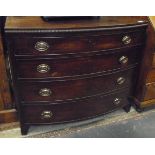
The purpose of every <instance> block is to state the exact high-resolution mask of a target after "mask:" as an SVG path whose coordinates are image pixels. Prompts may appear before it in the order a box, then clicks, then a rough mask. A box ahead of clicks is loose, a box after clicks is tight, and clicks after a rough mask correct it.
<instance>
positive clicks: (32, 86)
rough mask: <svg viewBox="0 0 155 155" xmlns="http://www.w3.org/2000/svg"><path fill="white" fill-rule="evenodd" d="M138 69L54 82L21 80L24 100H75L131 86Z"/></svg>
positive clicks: (20, 91) (21, 94)
mask: <svg viewBox="0 0 155 155" xmlns="http://www.w3.org/2000/svg"><path fill="white" fill-rule="evenodd" d="M135 74H136V70H134V69H130V70H126V71H119V72H115V73H110V74H107V75H102V76H101V75H100V76H98V77H90V78H84V79H76V80H75V79H74V80H68V81H53V82H45V81H40V82H29V81H21V82H19V87H20V88H19V93H20V96H21V100H22V102H30V103H31V102H35V103H37V102H39V101H40V102H51V101H53V102H54V101H56V102H59V101H64V100H74V99H80V98H85V97H90V96H93V95H96V94H100V93H107V92H110V91H114V90H117V89H121V88H124V87H129V86H130V87H131V86H132V85H133V84H134V81H135Z"/></svg>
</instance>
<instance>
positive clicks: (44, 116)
mask: <svg viewBox="0 0 155 155" xmlns="http://www.w3.org/2000/svg"><path fill="white" fill-rule="evenodd" d="M52 116H53V113H52V112H51V111H48V110H45V111H43V112H42V113H41V119H50V118H52Z"/></svg>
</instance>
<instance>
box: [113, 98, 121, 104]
mask: <svg viewBox="0 0 155 155" xmlns="http://www.w3.org/2000/svg"><path fill="white" fill-rule="evenodd" d="M113 103H114V105H119V104H120V103H121V98H115V99H114V101H113Z"/></svg>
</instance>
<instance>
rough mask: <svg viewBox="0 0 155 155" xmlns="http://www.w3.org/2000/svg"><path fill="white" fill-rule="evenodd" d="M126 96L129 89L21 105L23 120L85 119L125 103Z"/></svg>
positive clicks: (126, 101) (61, 120) (56, 120)
mask: <svg viewBox="0 0 155 155" xmlns="http://www.w3.org/2000/svg"><path fill="white" fill-rule="evenodd" d="M128 96H129V90H122V91H121V92H117V93H113V94H109V95H104V96H96V97H91V98H89V99H85V100H81V101H78V102H71V103H66V104H56V105H31V106H30V105H29V106H23V107H22V115H23V120H24V122H25V123H29V124H31V123H33V124H39V123H43V124H44V123H59V122H68V121H74V120H80V119H86V118H90V117H94V116H97V115H101V114H104V113H108V112H110V111H113V110H115V109H117V108H118V107H119V108H120V107H121V106H122V107H123V106H124V105H127V104H128Z"/></svg>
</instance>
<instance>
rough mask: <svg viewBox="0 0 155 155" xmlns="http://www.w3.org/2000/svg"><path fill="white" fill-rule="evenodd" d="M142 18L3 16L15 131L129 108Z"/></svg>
mask: <svg viewBox="0 0 155 155" xmlns="http://www.w3.org/2000/svg"><path fill="white" fill-rule="evenodd" d="M147 26H148V20H147V18H146V17H100V18H96V19H91V20H70V21H57V22H54V21H53V22H50V23H47V22H45V21H43V20H42V19H41V17H8V18H7V20H6V25H5V33H6V41H7V48H8V53H9V57H10V64H11V72H12V77H13V81H14V82H13V84H14V92H15V97H16V103H17V105H18V111H19V113H20V122H21V132H22V134H27V131H28V128H29V126H30V125H32V124H35V125H36V124H52V123H64V122H69V121H76V120H81V119H87V118H91V117H95V116H98V115H102V114H105V113H108V112H111V111H114V110H116V109H118V108H124V109H125V110H126V111H129V110H130V106H131V103H130V102H129V100H130V98H131V97H133V95H134V93H135V91H134V87H133V86H134V85H135V83H136V82H137V79H138V73H139V65H140V63H141V60H142V58H143V49H144V47H145V39H146V29H147Z"/></svg>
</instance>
